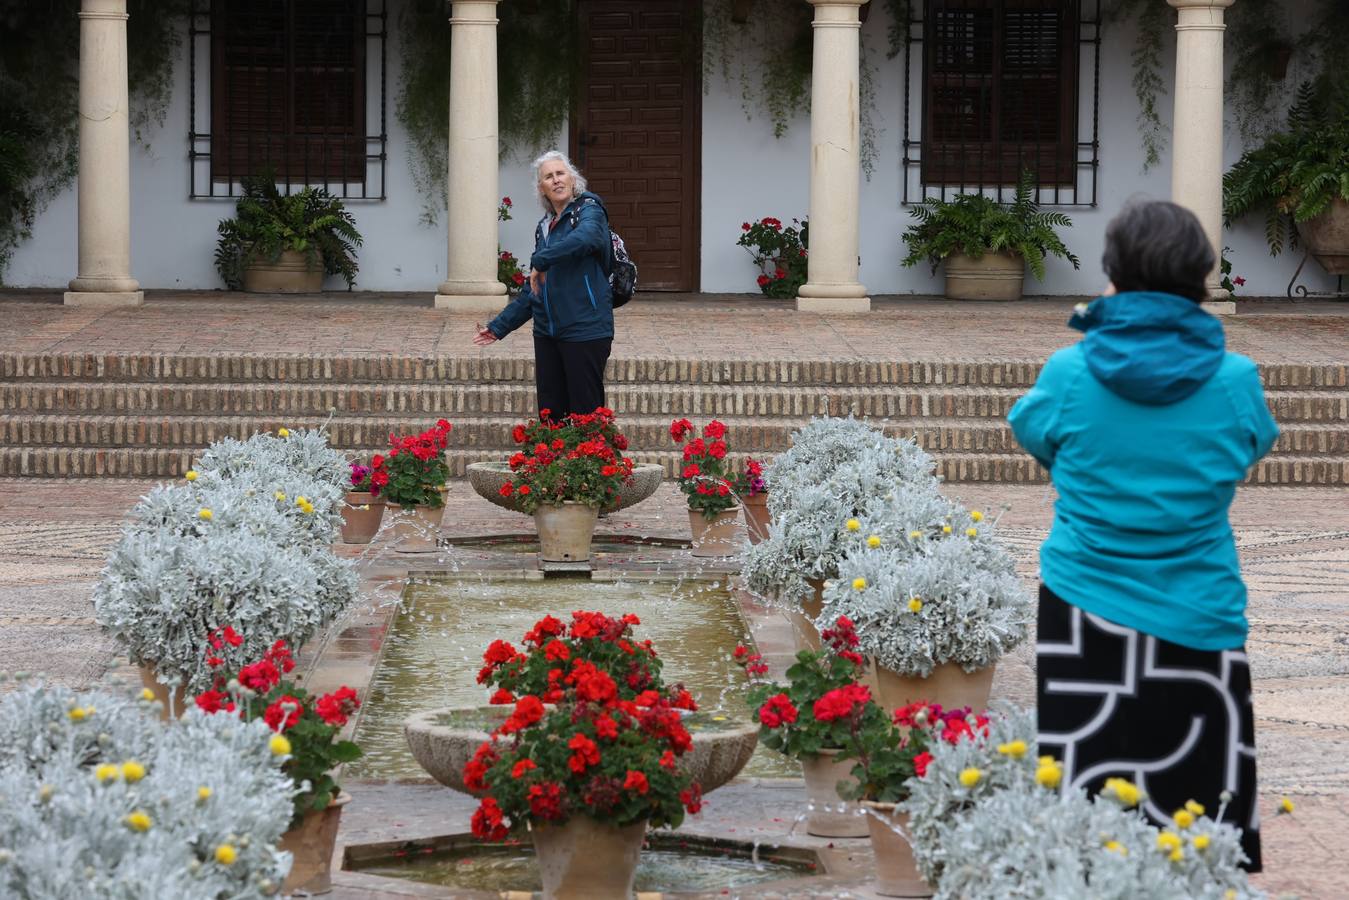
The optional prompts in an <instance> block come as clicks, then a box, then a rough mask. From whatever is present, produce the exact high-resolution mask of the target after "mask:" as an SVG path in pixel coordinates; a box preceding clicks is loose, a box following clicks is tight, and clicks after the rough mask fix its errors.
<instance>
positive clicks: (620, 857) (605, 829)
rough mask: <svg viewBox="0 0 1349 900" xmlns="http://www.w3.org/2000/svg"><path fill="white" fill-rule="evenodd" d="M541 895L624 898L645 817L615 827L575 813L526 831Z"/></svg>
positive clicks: (563, 899) (565, 899) (567, 899)
mask: <svg viewBox="0 0 1349 900" xmlns="http://www.w3.org/2000/svg"><path fill="white" fill-rule="evenodd" d="M531 834H532V836H533V838H534V856H535V859H536V860H537V861H538V866H539V874H540V875H542V876H543V896H544V900H628V898H630V897H631V896H632V883H633V879H634V877H635V876H636V874H637V860H638V858H639V857H640V856H641V852H642V840H643V838H645V837H646V820H642V821H641V822H634V823H633V824H631V825H626V826H623V827H621V828H620V827H618V826H615V825H606V824H604V823H601V822H596V821H595V820H594V819H591V818H589V817H587V816H577V817H575V818H573V819H571V820H570V821H568V822H567V823H566V824H565V825H539V826H536V827H535V828H534V829H533V831H532V832H531Z"/></svg>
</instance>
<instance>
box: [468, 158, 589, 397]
mask: <svg viewBox="0 0 1349 900" xmlns="http://www.w3.org/2000/svg"><path fill="white" fill-rule="evenodd" d="M534 173H535V176H536V178H537V181H538V191H539V201H540V202H541V203H542V204H543V208H544V211H545V213H544V216H543V218H542V219H540V220H539V224H538V227H537V228H536V229H535V230H534V255H533V256H532V257H530V260H529V266H530V269H531V270H532V271H531V272H530V276H529V281H527V282H526V283H525V284H524V285H523V286H522V287H521V289H520V292H519V293H518V294H516V296H515V298H514V299H513V300H511V302H510V303H508V304H507V305H506V308H505V309H504V310H502V311H501V313H500V315H498V316H497V317H496V318H495V319H493V320H492V321H490V322H488V323H487V327H486V328H479V329H478V333H477V334H476V335H475V336H474V338H473V342H474V343H475V344H479V345H484V346H485V345H487V344H491V343H493V342H495V341H499V340H501V339H502V338H504V337H505V336H506V335H508V334H510V333H511V332H512V331H514V330H515V329H517V328H519V327H520V326H521V325H523V324H525V323H526V322H528V321H530V319H533V320H534V383H535V388H536V391H537V396H538V406H539V412H540V415H541V416H543V417H544V418H551V419H553V420H561V419H563V418H565V417H566V416H568V415H570V414H571V413H592V412H594V411H595V410H596V408H598V407H601V406H604V405H605V401H604V366H605V363H607V362H608V360H609V353H610V351H611V350H612V348H613V339H614V309H613V302H612V298H611V296H610V292H609V274H608V273H609V270H610V269H611V268H612V260H611V258H610V255H611V254H612V253H613V248H612V244H611V242H610V237H609V216H608V213H607V212H606V211H605V209H604V203H603V202H602V201H601V200H600V198H599V197H597V196H596V195H595V194H592V193H589V192H588V191H586V181H585V178H583V177H582V176H581V173H580V172H578V171H577V170H576V167H575V166H573V165H572V164H571V160H569V159H567V157H566V156H565V155H563V154H562V153H560V152H558V151H557V150H550V151H548V152H547V153H545V154H543V155H542V156H540V157H539V158H538V159H537V160H535V161H534Z"/></svg>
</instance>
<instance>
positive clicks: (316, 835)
mask: <svg viewBox="0 0 1349 900" xmlns="http://www.w3.org/2000/svg"><path fill="white" fill-rule="evenodd" d="M349 802H351V795H350V794H347V793H345V792H343V793H341V794H338V795H337V796H336V797H334V798H333V800H332V802H331V803H329V804H328V808H327V809H320V810H317V811H314V812H307V813H305V814H304V818H303V819H301V820H300V824H299V825H296V826H295V827H294V828H292V829H291V830H290V831H287V832H286V833H285V834H283V835H281V844H280V846H281V849H282V850H288V851H290V853H291V855H292V856H294V857H295V859H294V861H293V862H292V863H291V866H290V874H289V875H287V876H286V882H285V884H283V885H282V886H281V893H282V894H292V893H294V892H296V891H304V892H305V893H306V894H326V893H328V892H329V891H331V890H332V889H333V876H332V868H333V848H334V847H335V846H336V845H337V827H338V825H339V824H340V823H341V821H342V807H344V806H346V805H347V804H348V803H349Z"/></svg>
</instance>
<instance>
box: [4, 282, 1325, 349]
mask: <svg viewBox="0 0 1349 900" xmlns="http://www.w3.org/2000/svg"><path fill="white" fill-rule="evenodd" d="M146 296H147V299H146V303H145V305H144V306H143V307H139V308H132V309H111V310H99V309H88V308H74V309H67V308H66V307H64V306H62V305H60V304H61V297H62V295H61V293H60V292H57V291H13V290H10V291H0V306H3V308H4V316H3V317H2V318H0V346H3V347H5V348H6V349H8V350H11V351H19V352H41V351H66V352H89V351H90V350H91V349H93V348H96V349H97V352H101V353H115V352H127V353H134V352H141V353H144V352H164V353H169V352H180V353H212V352H221V353H224V352H250V353H276V354H309V353H338V354H340V353H396V354H414V355H471V354H475V353H481V354H482V355H483V356H486V357H498V356H499V357H532V355H533V348H532V344H531V342H530V340H529V337H528V335H527V334H515V335H512V336H511V337H509V338H507V339H506V340H504V341H501V342H499V343H497V344H493V345H492V346H490V347H487V348H484V349H482V350H478V349H477V348H474V347H473V345H472V344H471V343H470V341H471V338H472V336H473V333H474V325H475V323H477V322H481V321H484V319H485V317H484V315H483V314H481V313H476V314H475V313H456V312H453V311H449V310H437V309H432V308H430V295H429V294H360V293H357V294H326V295H323V296H322V297H321V298H313V297H300V298H287V297H278V296H270V295H247V294H228V293H223V292H219V291H196V292H185V293H177V292H171V291H149V292H147V295H146ZM1077 299H1083V298H1061V297H1055V298H1044V299H1039V300H1025V301H1022V302H1020V303H1017V304H1015V305H1009V304H1006V303H984V302H960V303H955V302H949V301H941V300H933V299H921V298H909V297H905V298H894V297H877V298H874V308H873V310H872V311H871V312H870V313H868V314H866V315H819V314H814V313H798V312H796V311H795V308H794V307H793V305H792V303H791V302H790V301H773V300H764V299H758V298H753V297H750V296H749V295H744V294H732V295H715V294H702V295H661V299H659V300H654V299H651V295H644V296H642V297H640V298H639V299H638V300H637V301H634V302H633V303H632V304H630V305H628V306H626V307H624V308H623V309H622V310H620V311H619V312H618V314H617V326H618V327H617V334H616V336H615V339H614V351H613V352H614V356H615V357H619V358H633V357H650V356H657V357H672V358H675V359H693V358H704V359H705V358H722V357H729V358H744V359H792V360H799V359H888V360H894V359H925V360H926V359H934V358H937V359H983V358H988V357H996V358H999V359H1042V358H1044V357H1046V356H1048V355H1049V354H1050V353H1052V352H1053V351H1054V350H1056V349H1058V348H1059V347H1062V346H1064V345H1065V344H1070V343H1072V342H1073V341H1075V340H1076V339H1077V332H1075V331H1071V330H1069V329H1068V328H1067V327H1065V324H1064V323H1065V322H1066V321H1067V318H1068V315H1069V313H1070V312H1071V308H1072V305H1073V303H1074V302H1076V300H1077ZM1240 308H1241V309H1242V310H1243V312H1242V313H1241V314H1238V315H1236V316H1227V317H1224V319H1223V325H1224V328H1225V329H1226V330H1227V339H1228V346H1229V347H1230V348H1231V349H1233V350H1236V351H1238V352H1241V353H1246V354H1248V355H1251V356H1252V357H1253V358H1255V359H1256V360H1258V361H1259V362H1262V363H1340V364H1343V363H1344V362H1345V359H1346V350H1345V348H1346V346H1349V316H1347V315H1345V312H1346V306H1345V304H1343V303H1340V304H1336V303H1333V302H1297V303H1294V302H1291V301H1290V302H1270V301H1258V302H1251V303H1248V304H1243V305H1241V307H1240ZM297 317H301V319H302V321H303V323H304V324H303V327H301V328H297V327H296V319H297Z"/></svg>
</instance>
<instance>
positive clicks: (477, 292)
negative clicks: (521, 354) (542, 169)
mask: <svg viewBox="0 0 1349 900" xmlns="http://www.w3.org/2000/svg"><path fill="white" fill-rule="evenodd" d="M497 2H498V0H454V3H453V7H452V9H451V13H450V144H449V161H450V164H449V216H448V217H447V218H448V227H447V231H448V233H449V257H448V265H447V266H446V270H445V280H444V281H442V282H441V283H440V287H439V289H437V291H436V308H437V309H459V310H477V311H482V312H488V311H495V310H500V309H501V308H502V307H504V306H505V305H506V304H505V300H506V286H505V285H504V284H502V283H501V282H499V281H497V249H496V248H497V204H498V203H499V202H500V198H501V195H500V193H499V190H498V182H499V170H498V166H499V157H500V151H499V149H498V140H497V18H496V6H497Z"/></svg>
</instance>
